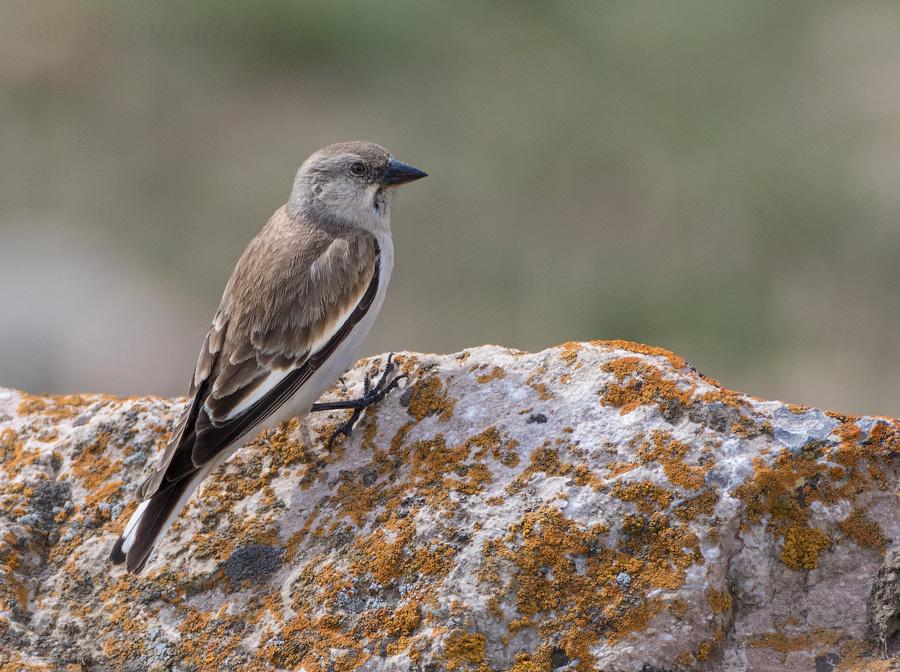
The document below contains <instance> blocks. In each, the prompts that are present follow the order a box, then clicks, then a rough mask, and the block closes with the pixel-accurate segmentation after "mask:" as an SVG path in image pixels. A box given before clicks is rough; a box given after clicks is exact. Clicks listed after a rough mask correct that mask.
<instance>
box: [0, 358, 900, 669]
mask: <svg viewBox="0 0 900 672" xmlns="http://www.w3.org/2000/svg"><path fill="white" fill-rule="evenodd" d="M383 360H384V358H383V357H382V358H376V359H373V360H369V361H364V362H362V363H360V364H359V365H357V367H356V368H355V369H353V370H352V371H351V372H349V373H348V374H347V376H346V378H345V385H344V386H341V385H339V386H338V389H336V390H334V391H332V392H331V393H330V396H331V397H334V396H335V395H344V396H356V395H357V394H358V392H359V390H360V389H361V386H362V382H361V381H362V378H363V375H364V373H365V371H366V370H368V369H370V368H371V367H373V366H376V365H378V364H381V363H383ZM397 361H398V362H399V363H400V364H401V365H402V367H403V370H404V371H405V372H407V373H408V374H409V379H408V380H407V381H406V383H405V389H404V390H403V391H402V392H401V393H398V394H393V395H391V396H389V397H388V398H387V399H386V400H385V401H384V402H383V403H382V404H380V405H379V407H378V408H377V409H376V410H370V411H369V412H367V413H366V414H365V415H364V416H363V419H362V421H361V422H360V424H359V426H358V427H357V428H356V430H355V431H354V433H353V435H352V437H351V438H350V439H348V440H346V441H344V442H343V443H342V442H338V443H337V444H336V445H335V447H334V450H333V452H329V451H328V450H327V449H326V448H325V444H326V442H327V438H328V437H329V436H330V433H331V432H332V430H333V429H334V427H335V426H336V424H337V423H338V422H339V421H341V420H343V419H344V417H345V415H344V414H342V413H332V414H317V415H314V416H312V417H311V418H309V419H307V420H304V421H303V422H302V423H301V422H300V421H296V420H295V421H293V422H291V423H288V424H286V425H284V426H282V427H281V428H279V429H278V430H276V431H273V432H270V433H268V434H266V435H263V436H262V437H260V438H259V439H257V440H256V441H254V442H252V443H250V444H248V445H247V446H246V447H244V448H243V449H242V450H240V451H239V452H238V454H237V456H236V457H235V458H234V459H233V460H232V461H231V462H229V463H228V464H227V465H226V466H225V467H223V468H222V469H220V470H219V471H218V472H217V473H215V474H213V475H212V476H210V478H209V479H208V480H207V482H206V484H205V485H204V487H203V488H202V489H201V490H200V491H199V492H198V493H197V495H196V496H195V497H194V499H193V500H192V502H191V504H190V505H189V506H188V507H187V509H186V510H185V512H184V513H183V515H182V517H181V518H180V519H179V521H178V522H177V523H176V525H175V527H173V529H172V531H170V532H169V534H168V536H167V537H166V539H165V541H164V543H163V545H162V546H161V547H160V550H159V553H158V554H157V555H156V556H155V557H154V558H153V559H152V560H151V562H150V563H149V564H148V566H147V568H146V570H145V571H144V573H143V574H141V575H138V576H131V575H128V574H124V573H122V572H121V571H120V570H118V569H116V570H112V569H111V568H110V567H109V566H108V565H107V562H106V556H107V554H108V553H109V550H110V547H111V545H112V543H113V541H114V539H115V537H116V536H117V535H118V533H119V531H120V530H121V529H122V526H123V525H124V523H125V521H126V520H127V519H128V516H129V515H130V514H131V512H132V511H133V510H134V502H133V501H132V495H133V492H134V489H135V487H136V486H137V485H138V484H139V483H140V481H141V480H142V479H143V478H144V476H145V475H146V474H147V473H148V472H149V470H150V469H151V467H152V465H153V463H154V461H155V457H156V455H157V453H158V451H159V450H161V449H162V448H163V446H164V444H165V441H166V437H167V432H168V430H169V428H170V426H171V424H172V422H173V420H174V418H175V417H176V416H177V414H178V412H179V411H180V410H181V408H182V405H183V400H175V401H170V400H166V399H157V398H152V397H148V398H132V399H116V398H112V397H105V396H97V395H74V396H67V397H34V396H29V395H26V394H22V393H20V392H15V391H12V390H0V469H2V475H0V476H2V478H0V670H2V671H3V672H6V671H7V670H67V671H72V670H92V671H96V670H118V671H124V670H128V671H132V670H176V669H177V670H179V671H181V672H184V671H185V670H192V671H194V672H200V671H204V670H210V671H215V672H219V671H222V670H271V669H289V670H295V669H305V670H307V671H309V672H312V671H313V670H321V671H331V670H334V671H343V670H352V669H360V670H422V671H426V670H480V671H484V670H514V671H515V672H531V671H537V670H554V669H555V670H621V671H626V670H627V671H629V672H632V671H638V670H644V671H645V672H651V671H663V670H666V671H675V670H726V671H735V672H736V671H738V670H756V671H759V672H763V671H767V670H779V671H781V670H793V671H805V670H809V671H810V672H813V671H816V672H819V671H822V670H839V669H853V670H863V669H873V670H874V669H878V670H888V669H895V666H893V665H894V664H893V663H890V662H889V661H887V660H885V659H884V657H885V656H892V655H895V654H896V652H897V649H898V641H897V640H898V635H897V632H898V631H900V620H898V613H900V607H898V605H897V603H896V596H897V594H898V591H897V588H896V583H895V582H896V577H897V575H898V573H900V560H898V557H900V556H898V553H897V552H895V551H896V549H897V546H898V544H897V536H898V528H897V526H898V521H900V503H898V498H897V491H898V485H900V483H898V470H897V447H898V436H900V428H898V421H897V420H894V419H892V418H879V417H858V416H847V415H842V414H839V413H831V412H825V411H820V410H817V409H813V408H805V407H798V406H789V405H785V404H782V403H778V402H772V401H763V400H760V399H754V398H752V397H747V396H744V395H742V394H738V393H735V392H729V391H727V390H725V389H723V388H722V387H721V386H720V385H719V384H718V383H716V382H715V381H713V380H710V379H708V378H705V377H704V376H702V375H701V374H700V373H698V372H697V371H696V370H694V369H693V368H692V367H690V366H689V365H687V364H686V363H685V362H684V361H683V360H682V359H681V358H679V357H677V356H676V355H673V354H671V353H668V352H666V351H663V350H659V349H655V348H649V347H646V346H640V345H636V344H632V343H625V342H609V343H605V342H597V343H570V344H567V345H564V346H561V347H558V348H553V349H550V350H546V351H544V352H541V353H537V354H529V353H525V352H519V351H514V350H507V349H504V348H500V347H494V346H488V347H482V348H475V349H472V350H466V351H464V352H462V353H459V354H456V355H448V356H435V355H420V354H413V353H404V354H402V355H398V357H397ZM885 558H888V560H887V561H886V560H885ZM876 577H878V578H877V579H876ZM873 581H874V582H875V586H876V589H875V590H872V586H873ZM895 662H896V661H895Z"/></svg>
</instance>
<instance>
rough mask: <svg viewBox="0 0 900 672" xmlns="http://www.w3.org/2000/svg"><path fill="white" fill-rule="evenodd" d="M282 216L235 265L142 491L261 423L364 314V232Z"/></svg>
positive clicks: (369, 276)
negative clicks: (186, 396) (185, 396)
mask: <svg viewBox="0 0 900 672" xmlns="http://www.w3.org/2000/svg"><path fill="white" fill-rule="evenodd" d="M286 218H287V215H284V214H283V213H282V216H281V217H279V213H276V215H275V216H274V217H273V218H272V220H270V221H269V224H267V225H266V228H264V229H263V231H262V232H261V233H260V235H259V236H257V237H256V238H255V239H254V240H253V241H252V242H251V243H250V245H249V246H248V248H247V250H246V251H245V252H244V255H243V256H242V257H241V260H240V261H239V262H238V265H237V267H236V268H235V271H234V273H233V274H232V277H231V279H230V280H229V282H228V286H227V287H226V289H225V294H224V296H223V298H222V304H221V306H220V307H219V311H218V312H217V313H216V317H215V319H214V320H213V324H212V327H211V328H210V331H209V333H208V335H207V337H206V341H205V342H204V346H203V348H202V349H201V352H200V358H199V360H198V362H197V367H196V370H195V372H194V378H193V385H192V386H191V392H190V402H189V404H188V406H187V407H186V408H185V410H184V412H183V413H182V416H181V417H180V418H179V422H178V424H177V426H176V429H175V431H174V432H173V434H172V438H171V439H170V441H169V445H168V447H167V449H166V452H165V454H164V455H163V458H162V460H161V461H160V466H159V468H158V469H157V471H156V472H154V473H153V474H152V475H151V476H150V478H148V479H147V480H146V481H145V482H144V483H143V484H142V485H141V487H140V488H139V490H138V494H139V497H140V498H141V499H147V498H148V497H151V496H152V495H154V494H155V493H157V492H161V491H164V490H166V489H168V488H170V487H172V486H173V485H174V484H176V483H178V482H179V481H181V480H182V479H184V478H185V477H187V476H189V475H190V474H192V473H193V472H195V471H196V470H197V469H199V468H201V467H202V466H203V465H205V464H207V463H209V461H210V460H212V459H214V458H215V456H216V455H218V454H219V453H221V452H222V451H224V450H227V449H228V448H229V446H230V445H231V444H232V443H233V442H234V441H235V440H236V439H238V438H239V437H240V436H241V435H243V434H244V433H246V432H247V431H248V430H250V429H252V428H253V427H254V426H259V425H261V424H262V423H264V422H265V420H266V418H268V417H269V416H271V415H272V414H273V413H275V411H277V410H278V408H279V407H281V406H282V405H283V404H284V403H285V401H287V400H288V399H290V398H291V397H292V396H293V395H294V393H296V391H297V390H298V389H299V388H300V387H301V386H302V385H303V384H304V383H305V382H306V381H308V380H309V378H310V377H311V376H312V375H313V373H315V371H316V370H317V369H318V368H319V367H320V366H321V364H322V362H324V361H325V360H326V359H327V358H328V356H329V355H330V354H332V353H333V352H334V350H335V349H336V348H337V346H338V345H339V344H340V343H341V342H342V341H343V340H344V338H346V336H347V335H348V334H349V333H350V330H352V328H353V327H354V326H355V325H356V324H358V323H359V321H360V320H362V318H363V317H364V316H365V314H366V313H367V312H368V310H369V307H370V306H371V305H372V302H373V301H374V298H375V295H376V294H377V290H378V284H379V277H380V250H379V248H378V244H377V242H376V241H375V238H374V236H373V235H372V234H370V233H368V232H366V231H363V230H361V229H347V230H344V231H341V232H340V235H338V234H335V233H326V232H324V231H323V230H322V229H321V228H315V229H313V228H312V227H307V228H304V227H302V226H297V222H291V223H290V224H291V225H290V226H288V225H286V224H287V223H286V222H285V219H286Z"/></svg>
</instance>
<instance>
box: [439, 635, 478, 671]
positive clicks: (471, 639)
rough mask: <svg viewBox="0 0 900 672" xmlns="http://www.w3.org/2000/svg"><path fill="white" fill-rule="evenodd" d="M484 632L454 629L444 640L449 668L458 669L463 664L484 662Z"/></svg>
mask: <svg viewBox="0 0 900 672" xmlns="http://www.w3.org/2000/svg"><path fill="white" fill-rule="evenodd" d="M486 641H487V639H486V638H485V636H484V635H482V634H474V635H470V634H469V633H467V632H466V631H464V630H453V631H452V632H451V633H450V635H449V636H448V637H447V639H446V641H445V642H444V662H445V664H446V666H447V669H448V670H458V669H459V668H460V667H462V666H463V665H479V664H480V663H483V662H484V645H485V643H486Z"/></svg>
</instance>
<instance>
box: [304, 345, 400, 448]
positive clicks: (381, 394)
mask: <svg viewBox="0 0 900 672" xmlns="http://www.w3.org/2000/svg"><path fill="white" fill-rule="evenodd" d="M393 359H394V353H393V352H392V353H391V354H389V355H388V357H387V362H386V363H385V365H384V372H383V373H382V374H381V378H379V379H378V382H377V383H375V387H372V381H371V379H370V377H369V374H368V373H366V377H365V379H364V380H363V395H362V396H361V397H359V398H357V399H347V400H345V401H326V402H321V403H317V404H313V405H312V408H311V409H310V411H311V412H312V411H337V410H343V409H350V410H352V411H353V413H352V414H351V415H350V418H349V420H347V421H346V422H344V423H343V424H342V425H341V426H340V427H338V428H337V429H336V430H335V431H334V434H332V435H331V438H330V439H328V449H329V450H330V449H331V446H332V445H333V444H334V440H335V439H336V438H337V437H339V436H340V435H341V434H343V435H344V436H346V437H349V436H350V432H352V431H353V427H354V425H356V422H357V420H359V416H360V415H362V412H363V411H364V410H366V409H367V408H368V407H369V406H373V405H374V404H377V403H378V402H379V401H381V400H382V399H384V398H385V397H386V396H387V394H388V393H389V392H390V391H391V390H393V389H394V388H395V387H397V385H398V384H399V383H400V381H401V380H403V379H404V378H408V377H409V376H407V375H406V374H405V373H401V374H400V375H399V376H395V377H394V378H393V379H392V380H391V381H388V376H389V375H390V374H391V371H393V370H394V362H393Z"/></svg>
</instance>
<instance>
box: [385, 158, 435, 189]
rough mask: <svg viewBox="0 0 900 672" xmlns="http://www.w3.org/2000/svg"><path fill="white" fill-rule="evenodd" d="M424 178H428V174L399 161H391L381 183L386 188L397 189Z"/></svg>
mask: <svg viewBox="0 0 900 672" xmlns="http://www.w3.org/2000/svg"><path fill="white" fill-rule="evenodd" d="M423 177H428V173H423V172H422V171H421V170H419V169H418V168H413V167H412V166H408V165H406V164H405V163H403V162H401V161H397V159H391V162H390V163H389V164H388V167H387V170H386V171H384V176H383V177H382V178H381V182H382V184H384V186H386V187H396V186H398V185H401V184H406V183H407V182H412V181H413V180H420V179H422V178H423Z"/></svg>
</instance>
